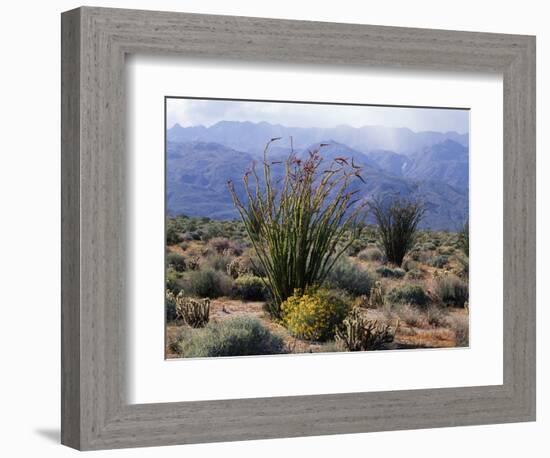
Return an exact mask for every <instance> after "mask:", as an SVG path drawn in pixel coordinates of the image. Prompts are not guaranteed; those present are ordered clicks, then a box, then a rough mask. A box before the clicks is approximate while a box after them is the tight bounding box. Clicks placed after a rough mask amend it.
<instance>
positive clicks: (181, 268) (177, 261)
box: [166, 252, 186, 272]
mask: <svg viewBox="0 0 550 458" xmlns="http://www.w3.org/2000/svg"><path fill="white" fill-rule="evenodd" d="M166 264H167V265H168V267H172V269H174V270H175V271H176V272H185V269H186V263H185V256H183V255H182V254H179V253H174V252H171V253H168V254H167V255H166Z"/></svg>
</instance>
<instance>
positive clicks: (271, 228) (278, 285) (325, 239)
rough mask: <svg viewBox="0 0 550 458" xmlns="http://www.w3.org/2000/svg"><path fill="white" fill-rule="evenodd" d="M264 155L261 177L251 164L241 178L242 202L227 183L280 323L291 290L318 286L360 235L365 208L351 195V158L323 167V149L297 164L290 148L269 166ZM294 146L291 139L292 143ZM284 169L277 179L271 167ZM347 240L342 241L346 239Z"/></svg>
mask: <svg viewBox="0 0 550 458" xmlns="http://www.w3.org/2000/svg"><path fill="white" fill-rule="evenodd" d="M276 140H279V138H276V139H272V140H270V141H269V142H268V143H267V145H266V147H265V150H264V157H263V167H262V168H263V170H262V172H263V173H261V175H262V177H261V178H260V174H259V173H258V171H257V168H256V165H255V164H254V165H253V166H252V167H251V168H250V170H248V171H246V173H245V174H244V178H243V181H244V189H245V198H244V199H243V200H241V199H240V198H239V196H238V194H237V192H236V190H235V187H234V184H233V183H232V182H228V187H229V191H230V193H231V195H232V198H233V202H234V204H235V207H236V208H237V210H238V211H239V214H240V216H241V219H242V221H243V223H244V226H245V228H246V231H247V233H248V236H249V237H250V240H251V242H252V246H253V247H254V250H255V251H256V254H257V256H258V259H259V262H260V263H261V265H262V267H263V270H264V271H265V274H266V278H265V282H266V286H267V287H268V290H269V291H270V294H271V302H270V308H269V311H270V313H271V314H272V315H273V316H275V317H277V318H280V316H281V309H280V305H281V303H282V302H284V301H285V300H286V299H287V298H288V297H290V296H291V295H292V294H293V293H294V290H296V289H297V290H301V291H305V290H306V288H308V287H309V286H312V285H319V284H321V283H322V282H323V281H324V280H325V278H326V276H327V274H328V273H329V271H330V269H331V268H332V266H333V265H334V263H335V262H336V261H337V259H338V258H339V257H340V256H341V255H342V253H344V252H345V251H346V250H347V248H348V247H349V246H350V245H351V244H352V243H353V241H354V240H355V239H356V238H357V237H358V236H359V233H360V230H361V229H360V226H359V225H358V224H357V223H359V222H360V220H363V219H364V216H365V214H364V213H365V212H364V211H363V210H364V208H365V204H362V203H361V202H360V199H359V198H358V197H357V193H358V190H355V191H352V190H350V189H349V188H350V183H351V180H353V179H356V178H357V179H360V180H363V179H362V178H361V175H360V171H361V168H360V167H359V166H357V165H356V164H355V163H354V161H353V160H352V159H348V158H344V157H337V158H335V159H334V160H331V161H327V162H328V163H327V162H325V161H324V160H323V158H322V156H321V154H320V150H321V149H322V147H323V146H326V145H324V144H321V145H320V146H319V148H317V149H316V150H314V151H310V152H309V153H308V155H307V157H306V158H305V159H300V158H298V157H297V155H296V154H295V153H294V151H293V150H292V148H291V153H290V154H289V156H288V158H287V159H286V160H285V161H269V159H268V150H269V146H270V144H271V143H272V142H274V141H276ZM291 144H292V139H291ZM274 167H284V174H283V176H282V178H281V179H280V180H278V181H277V180H275V179H274V178H273V176H272V175H273V174H272V172H273V168H274ZM348 233H349V234H351V235H350V236H349V237H345V236H346V235H347V234H348Z"/></svg>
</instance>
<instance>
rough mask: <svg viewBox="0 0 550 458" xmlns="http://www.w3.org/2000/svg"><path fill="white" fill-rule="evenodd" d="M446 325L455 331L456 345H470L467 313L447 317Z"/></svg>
mask: <svg viewBox="0 0 550 458" xmlns="http://www.w3.org/2000/svg"><path fill="white" fill-rule="evenodd" d="M446 321H447V326H448V327H449V328H450V329H451V330H452V331H454V333H455V342H456V346H457V347H467V346H469V345H470V319H469V316H468V315H453V316H449V317H448V318H447V320H446Z"/></svg>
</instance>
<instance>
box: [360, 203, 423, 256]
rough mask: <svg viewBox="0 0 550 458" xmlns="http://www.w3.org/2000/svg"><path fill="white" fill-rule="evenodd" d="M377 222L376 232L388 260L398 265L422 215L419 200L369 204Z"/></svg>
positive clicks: (410, 244) (412, 243)
mask: <svg viewBox="0 0 550 458" xmlns="http://www.w3.org/2000/svg"><path fill="white" fill-rule="evenodd" d="M370 208H371V210H372V212H373V214H374V218H375V219H376V222H377V224H378V233H379V236H380V239H381V242H382V246H383V247H384V252H385V255H386V258H387V260H388V261H389V262H391V263H393V264H395V265H396V266H400V265H401V263H402V262H403V258H404V257H405V255H406V254H407V252H408V251H409V250H410V249H411V248H412V247H413V245H414V240H415V235H416V231H417V226H418V223H419V222H420V220H421V219H422V216H423V215H424V206H423V205H422V204H421V203H420V202H413V201H405V200H401V199H396V200H394V201H393V202H392V203H391V204H389V205H387V204H385V203H384V202H383V201H382V200H374V201H373V202H372V203H371V204H370Z"/></svg>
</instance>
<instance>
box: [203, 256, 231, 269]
mask: <svg viewBox="0 0 550 458" xmlns="http://www.w3.org/2000/svg"><path fill="white" fill-rule="evenodd" d="M232 260H233V258H232V257H231V256H229V255H226V254H217V253H214V254H211V255H209V256H207V257H206V260H205V261H204V264H205V265H206V266H208V267H210V268H212V269H214V270H220V271H222V272H227V266H228V265H229V264H230V263H231V261H232Z"/></svg>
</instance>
